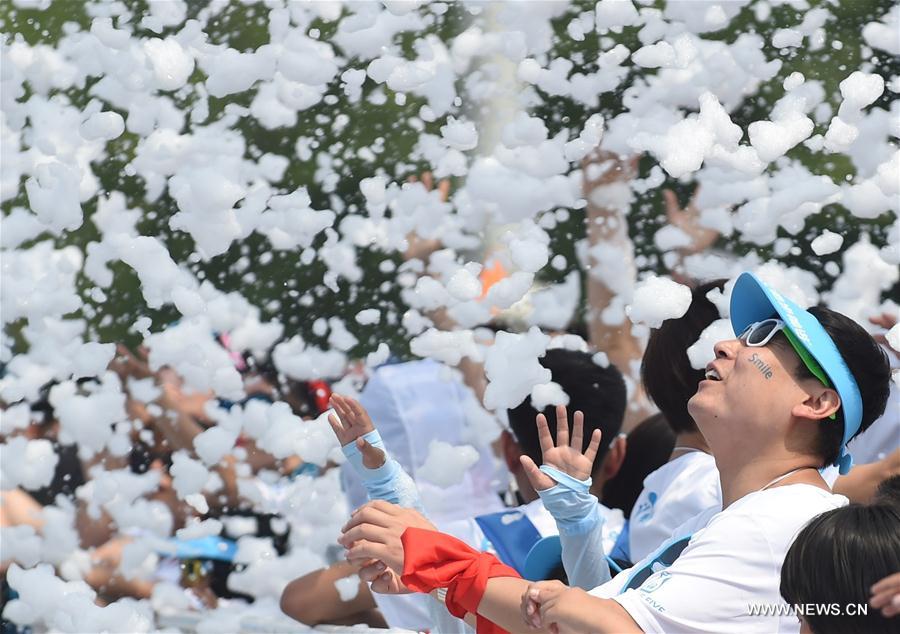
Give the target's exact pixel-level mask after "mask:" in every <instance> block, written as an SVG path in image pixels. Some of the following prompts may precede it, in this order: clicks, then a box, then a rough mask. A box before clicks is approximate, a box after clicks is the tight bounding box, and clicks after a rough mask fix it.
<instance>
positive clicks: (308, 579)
mask: <svg viewBox="0 0 900 634" xmlns="http://www.w3.org/2000/svg"><path fill="white" fill-rule="evenodd" d="M357 571H358V568H357V567H356V566H354V565H352V564H350V563H348V562H338V563H336V564H333V565H331V566H329V567H328V568H321V569H319V570H315V571H313V572H311V573H309V574H307V575H304V576H302V577H299V578H297V579H294V580H293V581H291V582H290V583H289V584H288V585H287V586H286V587H285V589H284V592H283V593H282V594H281V611H282V612H284V613H285V614H287V615H288V616H289V617H291V618H292V619H294V620H297V621H300V622H301V623H303V624H305V625H309V626H315V625H320V624H322V623H328V624H344V623H366V624H367V625H369V626H371V627H386V626H387V625H386V624H385V622H384V619H383V618H382V617H380V615H379V616H378V617H377V618H375V615H374V614H372V612H374V610H375V609H376V607H377V606H376V605H375V600H374V599H373V598H372V593H371V592H370V591H369V587H368V585H367V584H366V583H365V582H364V581H360V582H359V587H358V589H357V593H356V596H355V597H354V598H352V599H350V600H349V601H343V600H342V599H341V596H340V594H339V593H338V591H337V588H336V587H335V585H334V582H335V581H337V580H339V579H343V578H345V577H349V576H350V575H353V574H356V573H357Z"/></svg>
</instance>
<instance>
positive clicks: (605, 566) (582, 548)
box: [538, 465, 612, 590]
mask: <svg viewBox="0 0 900 634" xmlns="http://www.w3.org/2000/svg"><path fill="white" fill-rule="evenodd" d="M541 471H543V472H544V473H546V474H547V475H549V476H550V477H551V478H553V479H554V480H556V482H557V485H556V486H554V487H551V488H549V489H545V490H543V491H538V495H540V496H541V501H542V502H543V503H544V508H546V509H547V511H548V512H549V513H550V514H551V515H552V516H553V518H554V519H555V520H556V526H557V528H558V529H559V539H560V543H561V545H562V560H563V567H564V568H565V570H566V575H567V576H568V578H569V585H571V586H577V587H579V588H582V589H584V590H590V589H592V588H595V587H597V586H599V585H601V584H603V583H606V582H607V581H609V580H610V579H611V578H612V574H611V573H610V570H609V563H608V562H607V560H606V553H604V552H603V522H604V520H603V517H602V516H601V515H600V511H599V509H598V502H597V498H595V497H594V496H593V495H591V494H590V492H589V491H590V487H591V479H590V478H588V479H587V480H576V479H575V478H573V477H571V476H569V475H567V474H565V473H562V472H560V471H557V470H556V469H554V468H553V467H549V466H547V465H543V466H542V467H541Z"/></svg>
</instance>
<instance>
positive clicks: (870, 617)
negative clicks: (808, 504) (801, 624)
mask: <svg viewBox="0 0 900 634" xmlns="http://www.w3.org/2000/svg"><path fill="white" fill-rule="evenodd" d="M897 571H900V509H898V508H897V507H896V506H894V505H892V504H873V505H870V506H862V505H855V504H854V505H850V506H845V507H843V508H839V509H834V510H833V511H828V512H827V513H823V514H822V515H819V516H818V517H816V518H814V519H813V520H812V521H810V523H809V524H807V525H806V527H805V528H804V529H803V530H802V531H800V534H799V535H797V539H796V540H794V543H793V544H792V545H791V547H790V549H789V550H788V552H787V555H786V556H785V558H784V565H783V566H782V568H781V596H782V597H783V598H784V600H785V601H787V602H788V603H789V604H791V605H795V606H798V605H802V606H806V605H807V604H814V605H832V604H836V605H837V606H839V608H840V610H841V611H842V612H843V614H827V615H823V614H809V615H807V616H804V617H803V618H804V620H805V621H806V623H807V625H808V626H809V628H810V629H811V630H812V632H814V633H815V634H878V633H885V634H887V633H893V634H898V633H900V619H896V618H894V619H886V618H885V617H884V616H882V614H881V612H880V611H879V610H876V609H874V608H872V607H871V606H869V605H868V602H869V599H870V597H871V587H872V585H873V584H875V583H876V582H878V581H880V580H881V579H883V578H884V577H887V576H888V575H891V574H894V573H896V572H897ZM850 612H852V613H853V614H852V615H851V614H850Z"/></svg>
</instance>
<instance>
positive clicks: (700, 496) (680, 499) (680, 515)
mask: <svg viewBox="0 0 900 634" xmlns="http://www.w3.org/2000/svg"><path fill="white" fill-rule="evenodd" d="M709 508H715V509H717V510H718V509H721V508H722V487H721V485H720V484H719V470H718V469H716V460H715V458H713V457H712V456H711V455H710V454H708V453H704V452H702V451H692V452H690V453H686V454H684V455H683V456H679V457H677V458H675V459H674V460H672V461H670V462H667V463H666V464H664V465H663V466H661V467H660V468H659V469H657V470H656V471H654V472H653V473H651V474H650V475H648V476H647V477H646V478H644V490H643V491H641V494H640V495H639V496H638V499H637V500H636V501H635V503H634V508H632V510H631V517H630V518H629V521H628V547H629V551H630V552H629V554H630V555H631V561H640V560H641V559H643V558H644V557H646V556H647V555H649V554H650V553H652V552H653V551H655V550H656V549H657V548H658V547H659V546H660V544H662V543H663V542H664V541H666V540H667V539H669V538H670V537H672V533H673V532H674V531H675V529H676V528H678V527H679V526H681V525H682V524H684V523H685V522H687V521H690V520H692V519H694V518H695V517H697V515H698V514H700V513H702V512H703V511H705V510H707V509H709Z"/></svg>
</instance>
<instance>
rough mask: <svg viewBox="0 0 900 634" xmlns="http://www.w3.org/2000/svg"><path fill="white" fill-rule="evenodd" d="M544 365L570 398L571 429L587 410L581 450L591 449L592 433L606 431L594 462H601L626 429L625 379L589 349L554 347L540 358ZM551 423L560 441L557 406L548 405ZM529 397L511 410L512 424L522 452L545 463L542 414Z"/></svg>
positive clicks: (546, 408)
mask: <svg viewBox="0 0 900 634" xmlns="http://www.w3.org/2000/svg"><path fill="white" fill-rule="evenodd" d="M540 363H541V365H543V366H544V367H545V368H547V369H548V370H550V373H551V377H552V378H551V380H552V381H553V382H555V383H557V384H559V386H560V387H561V388H562V389H563V391H564V392H565V393H566V395H567V396H568V397H569V403H568V405H567V406H566V407H567V410H568V415H569V429H571V428H572V420H573V417H574V415H575V412H577V411H581V412H583V413H584V440H583V446H582V447H581V450H582V451H584V450H585V449H587V446H588V443H589V442H590V439H591V434H592V433H593V431H594V430H595V429H599V430H600V432H601V433H602V434H603V437H602V440H601V441H600V450H599V451H598V452H597V457H596V458H595V459H594V465H595V468H596V466H598V465H600V464H601V463H602V462H603V458H604V456H605V455H606V452H607V450H608V448H609V443H610V441H612V440H613V439H614V438H615V437H616V436H617V435H618V433H619V430H620V429H621V428H622V418H623V417H624V416H625V398H626V391H625V381H624V379H623V378H622V374H621V373H620V372H619V371H618V370H617V369H616V367H615V366H613V365H612V364H609V365H607V366H605V367H604V366H600V365H597V363H595V362H594V359H593V356H592V355H591V354H590V353H588V352H580V351H576V350H566V349H563V348H554V349H552V350H548V351H547V354H545V355H544V356H543V357H541V359H540ZM542 412H543V414H544V416H546V417H547V420H548V421H549V422H550V434H551V435H552V436H553V441H554V443H555V442H556V425H555V421H556V408H555V406H553V405H548V406H547V407H545V408H544V409H543V410H542ZM538 413H539V412H538V410H536V409H535V408H534V407H533V406H532V404H531V398H530V397H528V398H526V399H525V400H524V401H522V403H520V404H519V405H518V406H517V407H514V408H512V409H510V410H508V411H507V416H508V418H509V426H510V428H511V429H512V432H513V434H514V435H515V439H516V441H517V442H518V444H519V447H520V449H521V450H522V453H524V454H525V455H527V456H528V457H529V458H531V459H532V460H533V461H534V462H535V464H541V463H542V462H543V460H542V457H541V443H540V440H539V438H538V432H537V427H536V424H535V418H536V417H537V415H538Z"/></svg>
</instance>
